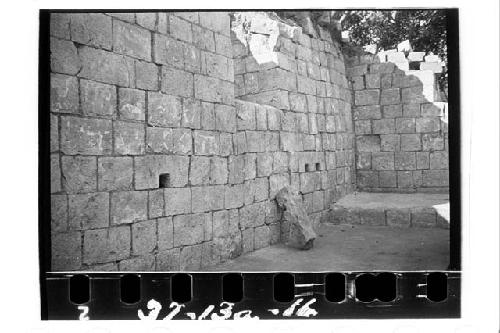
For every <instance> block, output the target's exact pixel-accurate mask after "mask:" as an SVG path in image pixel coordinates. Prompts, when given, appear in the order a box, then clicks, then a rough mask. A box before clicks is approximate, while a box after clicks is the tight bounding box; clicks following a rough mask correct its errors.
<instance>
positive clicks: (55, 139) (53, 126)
mask: <svg viewBox="0 0 500 333" xmlns="http://www.w3.org/2000/svg"><path fill="white" fill-rule="evenodd" d="M58 150H59V118H58V117H57V116H54V115H52V114H51V115H50V152H51V153H53V152H57V151H58Z"/></svg>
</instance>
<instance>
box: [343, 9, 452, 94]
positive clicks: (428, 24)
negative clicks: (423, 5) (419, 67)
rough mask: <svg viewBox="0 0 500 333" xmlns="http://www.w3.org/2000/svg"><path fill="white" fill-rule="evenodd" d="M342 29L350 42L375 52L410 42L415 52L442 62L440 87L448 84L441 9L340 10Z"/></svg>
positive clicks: (443, 23) (443, 12)
mask: <svg viewBox="0 0 500 333" xmlns="http://www.w3.org/2000/svg"><path fill="white" fill-rule="evenodd" d="M336 14H337V15H339V14H340V15H339V16H341V22H342V29H343V30H347V31H349V32H350V38H351V42H353V43H354V44H357V45H360V46H365V45H371V44H374V45H376V47H377V51H380V50H389V49H394V48H396V47H397V44H399V43H400V42H402V41H405V40H409V41H410V44H411V46H412V48H413V50H415V51H426V52H432V53H434V54H437V55H439V56H440V58H441V59H443V61H444V62H445V70H444V73H442V75H441V78H440V85H441V87H442V88H444V86H446V83H447V82H446V81H447V63H448V57H447V48H446V13H445V11H443V10H387V11H382V10H377V11H373V10H372V11H342V12H341V13H336Z"/></svg>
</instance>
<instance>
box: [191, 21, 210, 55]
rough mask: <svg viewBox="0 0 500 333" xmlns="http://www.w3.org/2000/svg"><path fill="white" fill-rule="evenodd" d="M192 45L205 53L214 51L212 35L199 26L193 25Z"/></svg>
mask: <svg viewBox="0 0 500 333" xmlns="http://www.w3.org/2000/svg"><path fill="white" fill-rule="evenodd" d="M192 28H193V43H194V45H195V46H196V47H198V48H200V49H204V50H207V51H211V52H214V51H215V39H214V33H213V32H212V31H210V30H206V29H203V28H202V27H200V26H197V25H193V26H192Z"/></svg>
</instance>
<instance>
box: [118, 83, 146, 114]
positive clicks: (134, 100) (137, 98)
mask: <svg viewBox="0 0 500 333" xmlns="http://www.w3.org/2000/svg"><path fill="white" fill-rule="evenodd" d="M118 99H119V105H118V112H119V114H120V118H122V119H127V120H144V119H145V117H144V114H145V112H144V109H145V107H146V97H145V92H144V91H142V90H136V89H129V88H120V89H118Z"/></svg>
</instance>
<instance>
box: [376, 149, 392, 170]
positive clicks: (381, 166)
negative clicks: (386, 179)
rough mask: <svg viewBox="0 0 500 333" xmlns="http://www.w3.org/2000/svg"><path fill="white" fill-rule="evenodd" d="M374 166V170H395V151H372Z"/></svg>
mask: <svg viewBox="0 0 500 333" xmlns="http://www.w3.org/2000/svg"><path fill="white" fill-rule="evenodd" d="M372 168H373V169H374V170H394V153H392V152H377V153H372Z"/></svg>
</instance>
